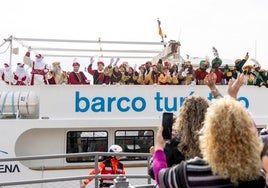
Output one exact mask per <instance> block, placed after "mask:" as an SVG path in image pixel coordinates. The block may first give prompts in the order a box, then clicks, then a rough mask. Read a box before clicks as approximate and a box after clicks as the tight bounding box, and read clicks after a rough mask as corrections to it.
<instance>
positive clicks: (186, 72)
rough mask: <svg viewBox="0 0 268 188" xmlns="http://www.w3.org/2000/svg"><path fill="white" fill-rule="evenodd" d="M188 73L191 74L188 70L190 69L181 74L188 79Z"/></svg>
mask: <svg viewBox="0 0 268 188" xmlns="http://www.w3.org/2000/svg"><path fill="white" fill-rule="evenodd" d="M188 73H189V70H188V68H186V69H185V70H184V71H183V72H182V73H181V75H182V76H183V77H186V76H187V74H188Z"/></svg>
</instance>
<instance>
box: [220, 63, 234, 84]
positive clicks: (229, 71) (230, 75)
mask: <svg viewBox="0 0 268 188" xmlns="http://www.w3.org/2000/svg"><path fill="white" fill-rule="evenodd" d="M223 71H224V75H225V80H226V82H227V84H228V82H229V80H231V79H236V78H237V71H236V67H235V66H229V65H227V64H226V65H225V67H224V70H223Z"/></svg>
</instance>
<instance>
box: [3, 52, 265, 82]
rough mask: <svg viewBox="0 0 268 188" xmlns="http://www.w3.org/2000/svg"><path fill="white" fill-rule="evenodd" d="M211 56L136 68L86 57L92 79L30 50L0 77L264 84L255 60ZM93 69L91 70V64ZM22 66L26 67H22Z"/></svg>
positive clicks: (116, 60) (14, 79)
mask: <svg viewBox="0 0 268 188" xmlns="http://www.w3.org/2000/svg"><path fill="white" fill-rule="evenodd" d="M213 52H214V59H212V61H211V62H210V61H209V59H208V58H206V59H205V60H201V61H200V63H199V66H194V65H193V64H192V62H191V61H190V60H189V59H186V60H185V61H184V62H182V63H180V64H174V63H170V62H168V61H163V60H162V59H161V58H160V59H159V60H158V62H157V63H152V61H147V62H145V63H144V64H142V65H140V66H139V67H137V66H136V65H134V66H131V65H130V64H129V63H128V62H126V61H124V62H121V63H120V58H111V59H110V62H109V64H106V63H104V62H103V61H97V62H95V60H94V58H93V57H92V58H91V59H90V62H89V65H88V68H87V73H89V74H90V75H92V77H93V81H91V80H89V79H88V78H87V76H86V74H85V73H84V72H83V71H81V70H80V63H79V62H77V61H75V62H73V64H72V66H73V70H71V71H64V70H62V68H61V64H60V62H53V63H52V64H51V65H48V64H47V63H46V62H45V60H44V57H43V56H42V55H41V54H36V55H35V60H32V59H31V49H30V48H29V50H28V52H27V53H26V54H25V56H24V58H23V63H17V68H16V70H15V71H13V70H11V67H10V65H9V64H8V63H4V68H3V69H1V70H0V76H1V79H2V80H3V81H4V82H5V83H7V84H9V85H47V84H52V85H54V84H86V85H103V84H105V85H116V84H119V85H204V84H205V83H204V78H205V77H206V75H207V74H208V73H211V72H212V73H214V75H215V77H216V78H217V79H216V84H221V85H225V84H228V82H229V80H230V79H235V78H237V75H238V73H244V74H245V79H244V84H245V85H256V86H259V87H261V86H265V87H268V74H267V71H266V70H265V69H262V68H261V65H260V63H259V62H258V61H256V60H254V59H252V63H251V64H246V62H247V60H248V59H249V54H248V53H246V55H245V57H244V58H243V59H237V60H235V62H234V65H232V66H230V65H222V64H223V62H222V59H221V58H220V57H219V55H218V52H217V49H216V48H213ZM94 64H95V65H96V66H97V68H96V69H94V68H93V67H95V66H93V65H94ZM25 65H27V66H28V68H31V70H28V68H27V69H26V68H25Z"/></svg>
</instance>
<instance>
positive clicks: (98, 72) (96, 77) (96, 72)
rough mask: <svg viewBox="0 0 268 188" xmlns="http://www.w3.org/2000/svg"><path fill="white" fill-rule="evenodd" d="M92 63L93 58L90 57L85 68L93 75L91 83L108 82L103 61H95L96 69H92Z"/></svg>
mask: <svg viewBox="0 0 268 188" xmlns="http://www.w3.org/2000/svg"><path fill="white" fill-rule="evenodd" d="M93 63H94V59H93V58H91V59H90V64H89V66H88V68H87V71H88V73H89V74H91V75H92V76H93V83H94V84H95V85H100V84H109V79H108V76H105V75H104V66H105V65H104V63H103V62H102V61H98V62H97V66H98V69H92V65H93Z"/></svg>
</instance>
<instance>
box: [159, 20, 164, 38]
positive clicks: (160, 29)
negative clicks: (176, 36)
mask: <svg viewBox="0 0 268 188" xmlns="http://www.w3.org/2000/svg"><path fill="white" fill-rule="evenodd" d="M157 23H158V34H159V35H160V36H161V38H162V39H163V38H164V33H163V31H162V28H161V21H160V20H159V18H157Z"/></svg>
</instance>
